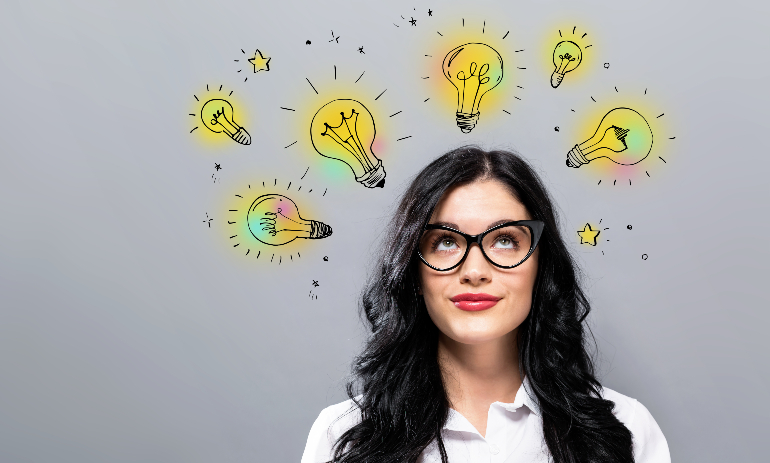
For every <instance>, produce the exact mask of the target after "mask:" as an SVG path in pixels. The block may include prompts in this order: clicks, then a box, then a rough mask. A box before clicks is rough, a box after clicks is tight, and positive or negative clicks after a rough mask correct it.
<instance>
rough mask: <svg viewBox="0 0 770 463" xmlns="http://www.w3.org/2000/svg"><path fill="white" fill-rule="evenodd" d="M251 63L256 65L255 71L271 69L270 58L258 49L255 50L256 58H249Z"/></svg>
mask: <svg viewBox="0 0 770 463" xmlns="http://www.w3.org/2000/svg"><path fill="white" fill-rule="evenodd" d="M249 63H251V64H253V65H254V73H255V74H256V73H257V72H259V71H269V70H270V58H265V57H264V56H262V52H261V51H259V50H257V51H255V52H254V58H249Z"/></svg>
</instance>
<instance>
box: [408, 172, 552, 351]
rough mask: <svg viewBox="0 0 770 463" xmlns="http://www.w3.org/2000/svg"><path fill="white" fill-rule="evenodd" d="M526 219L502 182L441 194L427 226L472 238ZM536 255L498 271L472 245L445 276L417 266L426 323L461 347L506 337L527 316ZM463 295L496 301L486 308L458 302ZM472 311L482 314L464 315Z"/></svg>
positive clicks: (478, 182) (524, 212)
mask: <svg viewBox="0 0 770 463" xmlns="http://www.w3.org/2000/svg"><path fill="white" fill-rule="evenodd" d="M528 219H531V217H530V215H529V213H528V212H527V210H526V208H525V207H524V205H523V204H521V203H520V202H519V201H518V200H517V199H516V198H515V197H514V196H513V195H512V194H511V193H510V192H509V190H508V189H507V188H506V187H505V186H504V185H503V184H502V183H500V182H498V181H496V180H482V181H476V182H473V183H470V184H467V185H461V186H457V187H454V188H451V189H449V190H447V192H446V193H445V194H444V196H443V197H442V198H441V200H440V201H439V203H438V205H437V206H436V209H435V210H434V211H433V215H432V216H431V219H430V222H429V223H432V224H435V223H442V224H444V225H447V226H449V227H451V228H455V229H457V230H459V231H462V232H464V233H468V234H470V235H477V234H480V233H483V232H484V231H486V230H488V229H489V228H491V227H492V226H494V225H496V224H497V223H500V222H505V221H513V220H528ZM537 255H538V252H537V250H536V251H535V252H534V253H533V254H532V255H531V256H530V257H529V259H527V260H526V261H525V262H524V263H523V264H521V265H519V266H518V267H514V268H512V269H502V268H499V267H495V266H494V265H492V264H491V263H490V262H489V261H488V260H486V259H485V258H484V255H483V254H482V253H481V249H479V247H478V246H477V245H472V246H471V248H470V251H469V252H468V256H467V257H466V259H465V260H464V261H463V262H462V264H460V265H459V266H458V267H456V268H454V269H452V270H450V271H448V272H439V271H437V270H433V269H431V268H430V267H428V266H427V265H424V264H422V263H421V264H420V281H421V292H422V294H423V296H424V297H425V305H426V306H427V308H428V314H429V315H430V318H431V320H433V323H435V324H436V326H437V327H438V329H439V330H440V331H441V332H442V333H443V334H444V335H445V336H447V337H449V338H451V339H452V340H454V341H456V342H459V343H463V344H483V343H486V342H490V341H494V340H498V339H499V338H501V337H503V336H506V335H508V334H512V333H513V332H514V330H515V329H516V328H517V327H518V326H519V325H520V324H521V323H522V322H523V321H524V319H525V318H527V315H528V314H529V310H530V306H531V304H532V289H533V287H534V284H535V276H536V275H537ZM468 294H471V295H478V294H486V295H490V296H492V298H499V300H498V301H497V303H495V304H494V305H492V306H491V307H489V308H484V304H479V303H473V302H463V301H462V300H458V299H469V296H468ZM457 296H460V297H459V298H458V297H457ZM470 298H471V299H472V298H473V297H470ZM453 299H454V301H453ZM486 305H489V303H487V304H486ZM478 308H482V309H483V310H469V309H478ZM463 309H466V310H463ZM514 334H515V333H514Z"/></svg>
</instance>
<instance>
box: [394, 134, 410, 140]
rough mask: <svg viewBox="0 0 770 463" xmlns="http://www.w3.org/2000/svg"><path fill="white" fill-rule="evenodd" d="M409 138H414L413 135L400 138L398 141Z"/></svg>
mask: <svg viewBox="0 0 770 463" xmlns="http://www.w3.org/2000/svg"><path fill="white" fill-rule="evenodd" d="M407 138H412V136H411V135H408V136H406V137H402V138H399V139H398V140H396V141H401V140H406V139H407Z"/></svg>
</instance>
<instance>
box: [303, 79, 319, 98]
mask: <svg viewBox="0 0 770 463" xmlns="http://www.w3.org/2000/svg"><path fill="white" fill-rule="evenodd" d="M305 80H306V81H307V83H309V84H310V86H311V87H313V83H312V82H310V79H308V78H307V77H305ZM313 91H314V92H315V94H316V95H318V90H316V89H315V87H313Z"/></svg>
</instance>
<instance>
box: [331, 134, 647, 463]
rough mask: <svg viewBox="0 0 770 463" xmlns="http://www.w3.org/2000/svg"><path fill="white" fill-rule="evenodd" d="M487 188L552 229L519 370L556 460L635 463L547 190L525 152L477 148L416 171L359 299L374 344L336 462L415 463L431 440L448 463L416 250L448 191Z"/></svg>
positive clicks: (359, 365)
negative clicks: (486, 184) (590, 340)
mask: <svg viewBox="0 0 770 463" xmlns="http://www.w3.org/2000/svg"><path fill="white" fill-rule="evenodd" d="M480 179H494V180H497V181H500V182H502V183H503V184H505V185H507V186H508V187H509V188H510V190H511V192H512V193H513V194H514V196H516V198H517V199H518V200H519V201H520V202H521V203H522V204H523V205H524V206H525V207H526V208H527V211H528V212H529V213H530V215H531V217H532V219H536V220H542V221H543V222H545V230H544V232H543V236H542V237H541V239H540V243H539V247H540V251H539V257H538V275H537V280H536V283H535V288H534V291H533V300H532V308H531V310H530V313H529V315H528V317H527V319H526V320H525V321H524V322H523V323H522V324H521V326H520V327H519V368H520V370H521V371H522V373H525V374H526V376H527V378H528V381H529V384H530V386H531V391H529V393H530V394H534V396H535V398H536V399H537V401H538V402H539V405H540V409H541V416H542V420H543V434H544V436H545V442H546V444H547V445H548V449H549V451H550V453H551V456H552V458H553V461H554V462H555V463H577V462H602V463H606V462H622V463H626V462H629V463H630V462H633V461H634V458H633V453H632V442H631V432H630V431H629V430H628V429H627V428H626V427H625V426H624V425H623V423H621V422H620V421H619V420H618V419H617V418H616V417H615V415H613V413H612V409H613V406H614V404H613V402H611V401H609V400H604V399H602V398H601V396H600V395H599V389H600V388H601V385H600V384H599V382H598V381H597V380H596V378H595V376H594V366H593V363H592V361H591V358H590V356H589V355H588V352H587V348H586V347H587V339H586V335H585V330H584V327H583V321H584V320H585V318H586V316H587V315H588V313H589V311H590V306H589V303H588V300H587V299H586V297H585V295H584V294H583V291H582V290H581V288H580V286H579V283H578V275H577V270H576V265H575V263H574V261H573V259H572V257H571V256H570V254H569V252H568V251H567V248H566V246H565V244H564V241H563V240H562V238H561V236H560V235H559V229H558V225H557V222H556V213H555V211H554V208H553V206H552V203H551V200H550V198H549V196H548V193H547V192H546V190H545V188H544V186H543V184H542V182H541V181H540V179H539V178H538V176H537V174H536V173H535V172H534V171H533V170H532V168H531V167H530V166H529V165H528V164H527V162H526V161H524V160H523V159H522V158H521V157H519V156H518V155H516V154H514V153H511V152H507V151H490V152H486V151H483V150H481V149H479V148H477V147H473V146H467V147H462V148H459V149H456V150H453V151H451V152H449V153H447V154H445V155H443V156H441V157H439V158H438V159H436V160H435V161H433V162H432V163H430V164H429V165H428V166H427V167H425V168H424V169H423V170H422V172H420V173H419V174H417V176H416V177H415V179H414V180H413V182H412V184H411V185H410V186H409V188H408V189H407V190H406V192H405V193H404V196H403V198H402V199H401V202H400V204H399V207H398V210H397V211H396V214H395V217H394V219H393V221H392V222H391V224H390V228H389V230H388V231H387V233H386V234H385V242H384V246H383V248H382V249H383V250H382V252H381V255H380V256H379V260H378V261H377V262H378V264H377V266H376V267H375V269H374V271H373V272H372V275H371V277H370V280H369V283H368V284H367V286H366V288H365V289H364V293H363V297H362V305H361V309H362V312H363V314H364V315H365V318H366V320H367V322H368V325H369V328H370V329H371V335H370V336H369V339H368V340H367V343H366V347H365V348H364V351H363V352H362V353H361V354H360V355H359V356H358V357H357V358H356V360H355V362H354V365H353V380H351V381H350V382H349V383H348V385H347V392H348V395H349V396H350V398H351V399H353V400H354V402H355V403H356V405H357V406H358V407H359V408H360V410H361V422H360V423H359V424H357V425H355V426H353V427H352V428H350V429H349V430H347V431H346V432H345V433H343V434H342V435H341V436H340V438H339V439H338V440H337V443H336V447H335V453H334V459H333V461H334V462H335V463H364V462H366V463H372V462H378V463H385V462H393V463H396V462H399V463H401V462H415V461H417V458H418V457H419V455H420V453H422V451H423V450H424V449H425V448H426V447H427V446H428V445H429V444H430V443H431V442H433V441H436V443H437V447H438V450H439V452H440V454H441V461H442V463H447V462H448V457H447V453H446V450H445V448H444V443H443V440H442V436H441V431H442V428H443V426H444V424H445V422H446V420H447V416H448V413H449V402H448V399H447V395H446V392H445V389H444V385H443V382H442V375H441V370H440V367H439V364H438V358H437V353H438V334H439V332H438V328H436V326H435V325H434V324H433V322H432V321H431V319H430V317H429V316H428V312H427V309H426V307H425V301H424V300H423V298H422V297H421V296H419V294H418V284H419V280H418V265H421V264H420V263H419V258H418V257H417V254H416V249H417V245H418V242H419V239H420V236H421V234H422V231H423V227H424V226H425V224H427V222H428V220H429V218H430V216H431V214H432V212H433V209H434V208H435V206H436V204H437V203H438V201H439V199H440V198H441V197H442V195H443V194H444V192H445V191H446V190H447V189H448V188H449V187H451V186H455V185H461V184H467V183H470V182H473V181H474V180H480ZM359 394H360V395H361V396H360V397H359V398H357V399H356V397H357V396H358V395H359Z"/></svg>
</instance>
